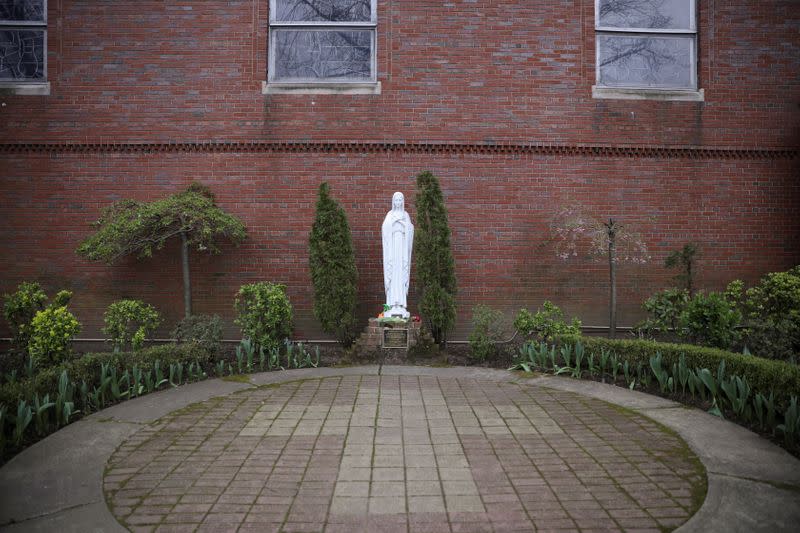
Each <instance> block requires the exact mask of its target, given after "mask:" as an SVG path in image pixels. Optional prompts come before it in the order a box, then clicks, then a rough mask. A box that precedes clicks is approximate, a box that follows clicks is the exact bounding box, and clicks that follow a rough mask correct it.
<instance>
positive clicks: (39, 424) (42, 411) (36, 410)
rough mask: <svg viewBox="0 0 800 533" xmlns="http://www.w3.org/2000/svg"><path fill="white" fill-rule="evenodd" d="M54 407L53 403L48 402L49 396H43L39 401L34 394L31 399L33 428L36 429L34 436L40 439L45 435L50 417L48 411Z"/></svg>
mask: <svg viewBox="0 0 800 533" xmlns="http://www.w3.org/2000/svg"><path fill="white" fill-rule="evenodd" d="M54 405H55V402H51V401H50V395H49V394H45V395H44V398H42V399H41V400H40V399H39V395H38V394H36V395H35V396H34V397H33V405H32V408H33V416H34V427H35V429H36V434H37V435H39V436H40V437H41V436H43V435H46V434H47V430H48V427H49V425H50V415H49V413H48V411H49V410H50V408H51V407H53V406H54Z"/></svg>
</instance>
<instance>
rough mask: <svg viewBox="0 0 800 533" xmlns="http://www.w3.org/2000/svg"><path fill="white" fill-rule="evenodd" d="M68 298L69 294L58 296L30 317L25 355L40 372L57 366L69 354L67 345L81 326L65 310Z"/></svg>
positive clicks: (64, 293) (67, 292)
mask: <svg viewBox="0 0 800 533" xmlns="http://www.w3.org/2000/svg"><path fill="white" fill-rule="evenodd" d="M71 296H72V294H71V293H70V292H69V291H61V292H59V293H58V295H57V296H56V298H55V299H54V301H53V303H52V304H50V305H49V306H48V307H47V308H46V309H44V310H42V311H39V312H38V313H36V315H35V316H34V317H33V321H32V322H31V338H30V342H29V343H28V353H29V354H30V356H31V358H32V359H33V361H34V363H35V364H36V366H37V367H39V368H46V367H50V366H54V365H58V364H60V363H62V362H63V361H65V360H67V359H68V358H69V356H70V355H71V353H72V351H71V348H70V343H71V342H72V339H73V337H75V335H77V334H78V333H80V331H81V325H80V323H79V322H78V320H77V319H76V318H75V315H73V314H72V313H70V312H69V311H68V310H67V307H66V303H67V301H69V298H70V297H71ZM60 304H61V305H60Z"/></svg>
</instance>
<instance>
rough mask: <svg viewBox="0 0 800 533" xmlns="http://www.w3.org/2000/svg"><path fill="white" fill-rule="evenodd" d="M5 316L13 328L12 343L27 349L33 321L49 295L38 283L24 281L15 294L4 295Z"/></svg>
mask: <svg viewBox="0 0 800 533" xmlns="http://www.w3.org/2000/svg"><path fill="white" fill-rule="evenodd" d="M4 299H5V303H4V305H3V316H4V317H5V319H6V322H7V323H8V326H9V328H10V329H11V344H12V346H13V347H15V348H17V349H19V350H25V349H26V348H27V346H28V341H29V339H30V336H31V321H32V320H33V317H34V316H35V315H36V313H37V312H39V311H42V310H43V309H44V306H45V303H47V295H46V294H45V293H44V291H43V290H42V288H41V287H40V286H39V284H38V283H35V282H34V283H28V282H23V283H21V284H20V285H19V287H17V291H16V292H15V293H13V294H5V295H4Z"/></svg>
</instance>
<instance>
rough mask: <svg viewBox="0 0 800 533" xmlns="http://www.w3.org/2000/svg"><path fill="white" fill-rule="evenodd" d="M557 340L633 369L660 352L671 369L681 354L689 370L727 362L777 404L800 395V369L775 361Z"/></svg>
mask: <svg viewBox="0 0 800 533" xmlns="http://www.w3.org/2000/svg"><path fill="white" fill-rule="evenodd" d="M558 341H559V343H568V344H575V343H576V342H577V341H581V342H582V343H583V345H584V347H585V350H586V353H587V356H588V354H590V353H594V354H599V353H600V351H601V350H603V349H604V350H606V351H610V352H613V353H615V354H617V355H618V356H619V357H620V358H621V359H620V363H621V362H622V361H625V360H627V361H628V363H629V365H630V366H632V367H634V368H635V367H636V366H637V365H638V364H639V363H641V364H642V365H645V366H648V365H649V364H650V357H651V356H655V355H656V353H657V352H660V353H661V355H662V358H663V363H664V366H665V367H668V368H671V367H672V365H673V364H678V363H679V361H680V356H681V354H685V356H686V361H687V364H688V366H689V367H690V368H708V369H710V370H711V371H715V370H716V369H717V368H718V367H719V364H720V362H722V361H725V368H726V373H727V375H729V376H733V375H738V376H740V377H742V378H746V379H747V381H748V383H749V384H750V386H751V387H752V388H753V391H754V393H756V392H761V393H763V394H765V395H769V393H770V391H774V393H775V401H776V403H778V404H779V405H781V406H786V405H788V402H789V396H790V395H792V394H794V395H797V394H798V393H800V367H798V366H796V365H791V364H788V363H784V362H782V361H772V360H769V359H762V358H760V357H753V356H752V355H744V354H740V353H733V352H728V351H725V350H720V349H717V348H708V347H703V346H694V345H691V344H673V343H666V342H656V341H650V340H638V339H637V340H613V339H605V338H600V337H577V336H563V337H560V338H559V339H558Z"/></svg>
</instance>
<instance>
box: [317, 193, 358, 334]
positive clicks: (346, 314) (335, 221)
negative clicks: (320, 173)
mask: <svg viewBox="0 0 800 533" xmlns="http://www.w3.org/2000/svg"><path fill="white" fill-rule="evenodd" d="M309 266H310V269H311V281H312V283H313V285H314V315H315V316H316V317H317V320H319V322H320V324H321V325H322V329H323V331H325V333H328V334H330V335H333V336H334V337H336V340H338V341H339V342H340V343H341V344H342V346H344V347H345V348H348V347H350V345H352V344H353V341H354V340H355V338H356V300H357V286H356V285H357V282H358V272H357V271H356V257H355V252H354V251H353V242H352V239H351V237H350V225H349V224H348V223H347V215H346V214H345V212H344V209H343V208H342V206H341V205H339V203H338V202H336V200H334V199H333V198H331V196H330V194H329V188H328V184H327V183H322V184H321V185H320V186H319V199H318V200H317V213H316V217H315V219H314V223H313V225H312V226H311V234H310V236H309Z"/></svg>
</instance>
